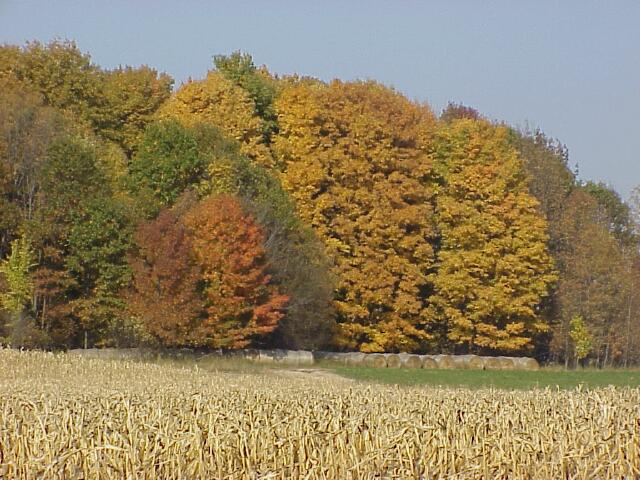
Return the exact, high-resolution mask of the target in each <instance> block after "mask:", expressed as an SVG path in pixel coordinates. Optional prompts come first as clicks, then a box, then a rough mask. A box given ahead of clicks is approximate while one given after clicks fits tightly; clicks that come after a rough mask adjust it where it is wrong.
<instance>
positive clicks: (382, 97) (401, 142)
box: [272, 81, 435, 351]
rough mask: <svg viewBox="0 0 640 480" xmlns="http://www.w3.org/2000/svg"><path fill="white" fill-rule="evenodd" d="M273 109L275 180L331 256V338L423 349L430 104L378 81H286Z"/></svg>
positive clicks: (355, 344) (364, 345)
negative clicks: (334, 317) (335, 321)
mask: <svg viewBox="0 0 640 480" xmlns="http://www.w3.org/2000/svg"><path fill="white" fill-rule="evenodd" d="M276 110H277V113H278V124H279V133H278V135H276V136H275V137H274V139H273V144H272V148H273V151H274V156H275V158H276V160H277V164H278V165H279V167H280V169H281V170H282V173H281V179H282V182H283V185H284V187H285V188H286V189H287V190H289V191H290V192H291V194H292V196H293V197H294V198H295V200H296V201H297V205H298V209H299V213H300V215H301V217H302V219H303V220H304V221H306V222H307V223H308V224H309V225H311V226H312V227H313V228H314V229H315V231H316V232H317V234H318V235H319V236H320V238H322V239H323V241H324V242H325V245H326V249H327V253H328V254H329V257H330V258H332V259H333V261H334V267H333V271H334V274H335V276H336V278H337V283H338V285H337V291H336V307H337V310H338V313H339V334H338V338H337V340H336V342H337V344H338V345H339V346H340V347H342V348H345V349H347V348H348V349H352V348H359V349H360V350H362V351H412V350H418V349H420V348H422V347H423V345H424V342H425V341H426V340H427V339H428V335H427V333H426V332H425V331H424V330H423V328H422V325H423V323H424V319H425V316H424V314H425V303H424V301H423V298H422V291H423V288H424V287H425V286H426V283H427V272H428V270H429V268H430V267H431V266H432V261H433V249H432V247H431V244H430V239H431V238H432V235H433V228H432V208H431V206H430V197H431V192H430V191H429V190H428V188H426V187H425V185H426V182H425V179H426V178H428V177H429V174H430V170H431V162H430V160H429V158H428V156H427V155H426V154H425V150H424V149H425V145H426V144H427V143H428V140H429V138H430V136H431V134H432V130H433V126H434V124H435V119H434V116H433V114H432V112H431V111H430V110H429V109H428V107H426V106H424V105H419V104H416V103H412V102H410V101H409V100H407V99H406V98H405V97H403V96H402V95H400V94H399V93H397V92H395V91H394V90H392V89H389V88H386V87H384V86H382V85H380V84H377V83H374V82H355V83H343V82H340V81H334V82H332V83H331V84H329V85H324V84H319V83H315V82H306V81H300V82H295V81H292V82H290V83H289V84H288V85H287V87H286V88H285V89H284V91H283V92H282V93H281V95H280V97H279V99H278V100H277V101H276Z"/></svg>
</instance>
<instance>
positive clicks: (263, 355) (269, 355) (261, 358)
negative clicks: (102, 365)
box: [255, 350, 276, 363]
mask: <svg viewBox="0 0 640 480" xmlns="http://www.w3.org/2000/svg"><path fill="white" fill-rule="evenodd" d="M255 360H256V362H258V363H274V362H275V361H276V358H275V354H274V351H273V350H258V355H257V357H256V359H255Z"/></svg>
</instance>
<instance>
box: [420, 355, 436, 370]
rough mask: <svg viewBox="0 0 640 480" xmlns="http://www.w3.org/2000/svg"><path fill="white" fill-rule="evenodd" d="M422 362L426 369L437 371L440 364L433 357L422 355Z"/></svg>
mask: <svg viewBox="0 0 640 480" xmlns="http://www.w3.org/2000/svg"><path fill="white" fill-rule="evenodd" d="M420 360H421V361H422V368H424V369H428V370H436V369H437V368H438V364H437V363H436V361H435V360H434V359H433V357H432V356H431V355H420Z"/></svg>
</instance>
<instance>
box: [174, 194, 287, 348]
mask: <svg viewBox="0 0 640 480" xmlns="http://www.w3.org/2000/svg"><path fill="white" fill-rule="evenodd" d="M185 224H186V225H187V227H188V228H189V229H190V231H191V235H192V236H193V252H194V256H195V259H196V261H197V262H198V264H199V265H200V267H201V269H202V278H203V279H204V281H205V288H204V294H205V296H206V299H207V312H208V318H207V319H206V320H204V321H203V322H202V324H201V328H200V333H201V334H202V335H203V336H204V338H206V343H207V344H209V345H211V346H214V347H220V348H244V347H247V346H259V345H260V344H261V343H264V340H265V339H266V338H265V337H266V336H267V335H268V334H270V333H271V332H273V331H274V330H275V329H276V327H277V326H278V322H279V320H280V319H281V318H282V316H283V312H282V309H283V308H284V307H285V305H286V303H287V301H288V297H287V296H286V295H282V294H280V293H279V291H278V288H277V286H276V285H274V284H273V283H272V282H271V277H270V275H268V273H267V263H266V259H265V250H264V246H263V245H264V233H263V231H262V229H261V228H260V227H259V226H258V225H257V224H256V222H255V220H254V219H253V218H252V217H251V216H249V215H246V214H245V213H244V212H243V211H242V207H241V206H240V204H239V203H238V201H237V200H236V199H235V198H234V197H232V196H229V195H220V196H217V197H209V198H207V199H205V200H203V201H201V202H200V203H198V204H197V205H196V206H195V207H194V208H192V209H191V210H190V212H189V213H188V214H187V216H186V218H185Z"/></svg>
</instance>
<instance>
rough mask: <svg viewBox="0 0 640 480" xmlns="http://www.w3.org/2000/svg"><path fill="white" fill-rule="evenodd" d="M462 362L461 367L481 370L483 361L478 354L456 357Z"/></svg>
mask: <svg viewBox="0 0 640 480" xmlns="http://www.w3.org/2000/svg"><path fill="white" fill-rule="evenodd" d="M456 358H458V359H460V361H461V362H462V365H463V366H462V368H464V369H466V370H482V369H483V368H484V361H483V360H482V358H480V357H479V356H478V355H460V356H458V357H456Z"/></svg>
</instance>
